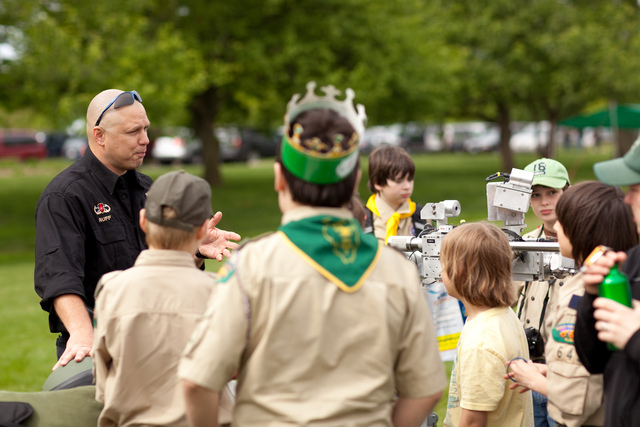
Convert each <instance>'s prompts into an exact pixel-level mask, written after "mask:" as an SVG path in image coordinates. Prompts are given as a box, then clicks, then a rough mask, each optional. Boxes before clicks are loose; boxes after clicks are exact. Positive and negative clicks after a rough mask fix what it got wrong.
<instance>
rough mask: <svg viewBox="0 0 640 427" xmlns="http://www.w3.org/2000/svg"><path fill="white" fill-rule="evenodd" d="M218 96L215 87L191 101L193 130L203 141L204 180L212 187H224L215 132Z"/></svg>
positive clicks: (218, 145)
mask: <svg viewBox="0 0 640 427" xmlns="http://www.w3.org/2000/svg"><path fill="white" fill-rule="evenodd" d="M217 101H218V96H217V90H216V88H214V87H210V88H208V89H207V90H206V91H205V92H203V93H201V94H199V95H196V96H195V97H194V98H193V101H191V105H190V110H191V117H192V120H193V128H194V130H195V132H196V135H197V136H198V138H200V141H202V162H203V165H204V176H203V178H204V179H205V180H206V181H207V182H208V183H209V184H210V185H211V186H212V187H220V186H222V184H223V182H222V175H221V174H220V168H219V166H220V144H219V143H218V140H217V138H216V137H215V134H214V132H213V129H214V125H215V119H216V117H217V115H218V102H217Z"/></svg>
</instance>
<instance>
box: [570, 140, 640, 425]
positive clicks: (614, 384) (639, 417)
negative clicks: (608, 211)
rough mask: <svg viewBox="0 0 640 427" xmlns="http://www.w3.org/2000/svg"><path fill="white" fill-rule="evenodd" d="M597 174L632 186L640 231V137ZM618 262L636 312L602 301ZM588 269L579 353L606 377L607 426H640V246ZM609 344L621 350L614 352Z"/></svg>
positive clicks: (631, 197)
mask: <svg viewBox="0 0 640 427" xmlns="http://www.w3.org/2000/svg"><path fill="white" fill-rule="evenodd" d="M593 172H594V173H595V175H596V177H597V178H598V179H599V180H600V181H602V182H604V183H605V184H609V185H616V186H628V189H627V192H626V195H625V199H624V201H625V203H626V204H628V205H629V206H631V210H632V211H633V217H634V220H635V222H636V225H637V226H638V230H639V231H640V139H638V140H637V141H636V142H635V143H634V144H633V145H632V146H631V148H630V149H629V151H628V152H627V153H626V154H625V155H624V156H623V157H620V158H617V159H613V160H607V161H604V162H599V163H596V164H595V165H593ZM614 263H618V264H622V267H621V271H623V272H624V273H625V274H626V275H627V277H628V279H629V283H630V285H631V295H632V297H633V301H632V304H633V308H629V307H625V306H623V305H622V304H618V303H617V302H615V301H612V300H608V299H605V298H598V285H599V284H600V283H601V282H602V280H603V279H604V276H606V275H607V274H608V273H609V269H610V268H611V267H612V266H613V265H614ZM585 269H586V271H585V274H584V275H583V280H584V286H585V294H584V297H582V299H581V300H580V302H579V303H578V315H577V319H576V331H575V346H576V351H577V353H578V356H579V357H580V360H581V361H582V363H583V364H584V366H585V367H586V368H587V370H588V371H589V372H590V373H592V374H598V373H603V374H604V396H605V397H604V413H605V415H604V426H605V427H618V426H620V427H622V426H636V425H640V304H639V303H638V301H637V300H640V246H634V247H633V248H631V249H629V250H628V251H627V252H626V254H625V253H624V252H616V253H614V252H611V251H610V252H608V253H606V254H605V255H604V256H601V257H600V258H599V259H598V260H597V261H596V262H595V263H594V265H591V266H588V267H585ZM607 343H611V344H613V345H614V346H615V347H617V348H618V349H620V350H619V351H612V350H610V349H609V348H607V345H606V344H607Z"/></svg>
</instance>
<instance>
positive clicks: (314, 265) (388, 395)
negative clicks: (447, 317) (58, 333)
mask: <svg viewBox="0 0 640 427" xmlns="http://www.w3.org/2000/svg"><path fill="white" fill-rule="evenodd" d="M322 90H323V91H324V93H325V96H322V97H318V96H317V95H316V94H315V83H313V82H310V83H309V84H308V85H307V93H306V95H305V96H304V97H303V98H302V99H300V97H299V95H295V96H294V97H293V98H292V99H291V101H290V102H289V105H288V108H287V114H286V115H285V135H284V138H283V141H282V145H281V148H280V150H279V155H278V157H277V158H276V162H275V164H274V173H275V180H274V187H275V190H276V192H277V193H278V202H279V206H280V209H281V211H282V213H283V217H282V223H281V226H280V228H279V229H278V231H277V232H276V233H273V234H269V235H267V236H264V237H262V238H260V239H258V240H256V241H253V242H249V243H247V244H245V245H244V246H243V247H242V248H241V249H240V250H238V251H237V253H236V256H235V257H234V258H233V259H231V260H230V261H229V262H228V263H227V264H226V265H225V266H224V267H223V269H222V270H221V271H220V272H219V277H220V278H219V286H217V288H216V292H215V294H214V295H213V296H212V298H211V300H210V301H209V306H208V308H207V310H206V311H205V314H204V316H203V318H202V319H201V321H200V324H199V325H198V327H197V328H196V329H195V331H194V333H193V335H192V337H191V340H190V343H189V344H188V345H187V348H186V349H185V352H184V354H183V357H182V361H181V364H180V368H179V376H180V377H181V378H182V379H183V386H184V391H185V400H186V404H187V416H188V418H189V421H190V422H191V424H192V425H193V426H204V425H215V420H216V413H217V408H218V400H219V395H220V391H221V390H223V388H224V386H225V384H226V383H227V381H228V380H229V379H230V378H232V377H233V375H234V374H236V373H237V378H238V389H237V390H238V394H237V407H236V409H235V413H234V420H235V421H234V422H235V423H237V425H242V426H264V425H284V424H287V425H298V426H312V425H336V426H337V425H350V426H372V425H378V426H391V425H395V426H418V425H420V423H421V422H422V421H423V420H424V419H425V418H426V417H427V415H428V414H429V413H430V412H431V410H432V408H433V407H434V405H435V404H436V402H437V401H438V400H439V398H440V396H441V394H442V390H443V388H444V387H445V386H446V381H447V380H446V377H445V374H444V370H443V364H442V362H441V360H440V357H439V354H438V345H437V341H436V337H435V332H434V328H433V324H432V320H431V316H430V314H429V311H428V307H427V303H426V300H425V298H424V296H423V295H422V291H421V289H420V281H419V278H418V273H417V271H416V268H415V266H414V265H413V264H412V263H411V262H410V261H408V260H406V259H405V257H404V256H403V255H402V254H401V253H400V252H397V251H395V250H393V249H391V248H387V247H385V246H384V244H382V243H381V242H380V243H379V242H378V240H377V239H376V238H375V237H373V236H371V235H365V234H364V233H363V231H362V229H361V227H360V226H359V224H358V223H357V222H356V221H355V220H354V218H353V215H352V214H351V212H350V211H349V210H348V209H346V208H345V205H346V204H347V203H348V202H349V201H350V199H351V196H352V194H353V192H354V189H355V188H356V186H357V184H358V180H359V177H360V171H359V168H358V166H359V164H358V155H359V152H358V141H359V139H360V137H361V136H362V133H363V131H364V120H365V114H364V107H362V106H361V105H358V109H357V110H356V109H355V108H354V107H353V104H352V100H353V98H354V93H353V91H352V90H351V89H347V92H346V99H344V100H342V101H339V100H337V99H336V98H335V96H336V94H338V93H339V92H338V91H337V90H336V89H335V88H334V87H333V86H327V87H323V88H322Z"/></svg>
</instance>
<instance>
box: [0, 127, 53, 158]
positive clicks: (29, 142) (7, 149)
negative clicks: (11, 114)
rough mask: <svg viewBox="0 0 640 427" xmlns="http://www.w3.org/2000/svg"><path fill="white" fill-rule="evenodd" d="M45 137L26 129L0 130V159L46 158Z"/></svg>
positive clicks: (43, 134) (42, 134)
mask: <svg viewBox="0 0 640 427" xmlns="http://www.w3.org/2000/svg"><path fill="white" fill-rule="evenodd" d="M45 139H46V135H45V133H44V132H36V131H34V130H28V129H1V130H0V157H15V158H18V159H20V160H24V159H28V158H39V159H42V158H44V157H47V146H46V145H45Z"/></svg>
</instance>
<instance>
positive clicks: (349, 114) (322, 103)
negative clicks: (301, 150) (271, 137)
mask: <svg viewBox="0 0 640 427" xmlns="http://www.w3.org/2000/svg"><path fill="white" fill-rule="evenodd" d="M315 89H316V82H314V81H311V82H309V83H307V93H306V94H305V95H304V97H303V98H302V99H300V94H299V93H296V94H295V95H293V96H292V97H291V100H290V101H289V103H288V104H287V112H286V114H285V115H284V129H285V132H287V130H288V129H289V126H290V124H291V121H293V119H295V118H296V117H298V115H300V113H303V112H305V111H308V110H315V109H318V108H327V109H329V110H333V111H335V112H336V113H338V114H340V116H342V117H344V118H345V119H347V120H348V121H349V123H350V124H351V126H353V129H354V130H355V131H356V133H357V134H358V136H359V137H360V138H362V135H363V134H364V128H365V122H366V121H367V114H366V113H365V110H364V105H362V104H357V105H356V107H355V108H354V107H353V99H354V98H355V96H356V94H355V92H354V91H353V89H351V88H347V89H346V90H345V99H343V100H342V101H340V100H338V99H336V95H340V91H339V90H338V89H336V88H335V86H333V85H328V86H322V87H321V88H320V90H321V91H322V92H324V93H325V95H324V96H321V97H320V96H317V95H316V91H315ZM298 100H300V102H298Z"/></svg>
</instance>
